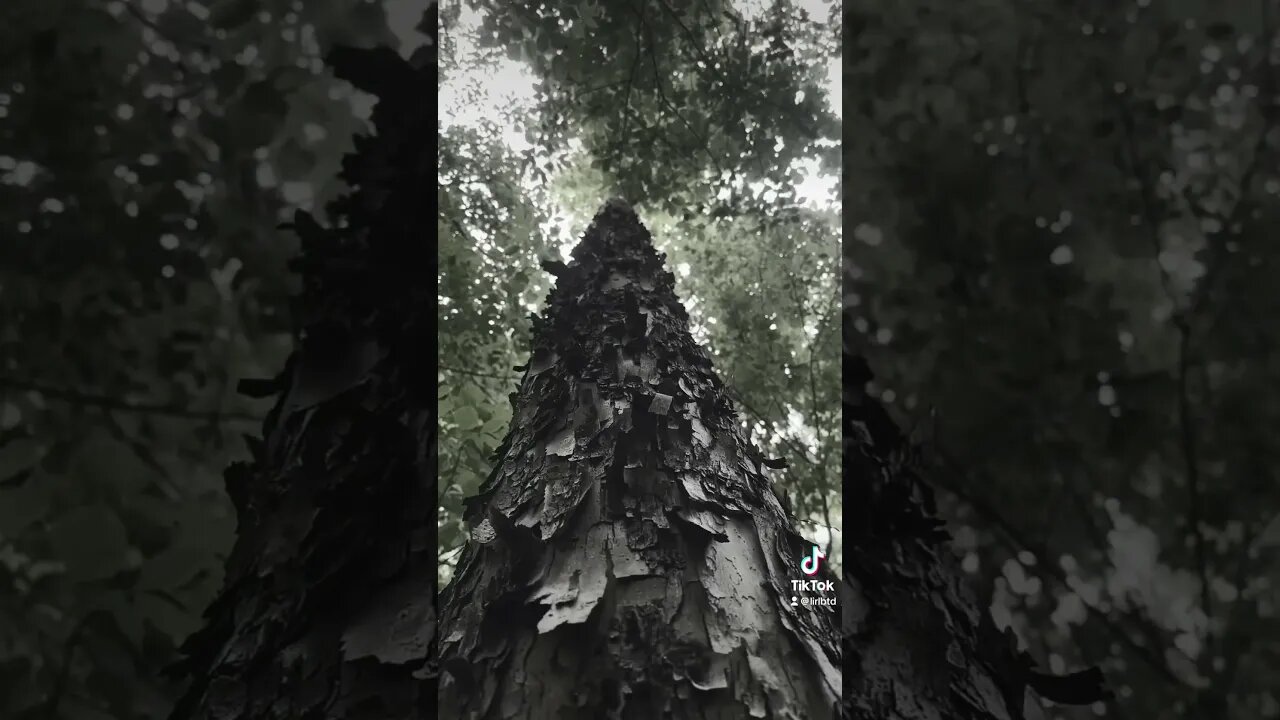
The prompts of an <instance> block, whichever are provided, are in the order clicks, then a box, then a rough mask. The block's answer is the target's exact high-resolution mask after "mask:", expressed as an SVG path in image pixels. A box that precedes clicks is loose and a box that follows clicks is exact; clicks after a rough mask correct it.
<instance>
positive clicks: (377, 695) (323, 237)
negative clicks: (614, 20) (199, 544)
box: [171, 48, 436, 720]
mask: <svg viewBox="0 0 1280 720" xmlns="http://www.w3.org/2000/svg"><path fill="white" fill-rule="evenodd" d="M428 59H429V58H427V57H422V58H421V61H419V58H418V57H416V56H415V63H414V65H410V64H408V63H405V61H403V60H401V59H400V57H399V56H397V55H396V53H395V52H394V51H391V50H389V49H385V48H383V49H380V50H373V51H355V50H335V51H334V53H333V54H332V55H331V56H330V58H329V61H330V64H331V65H332V66H333V67H334V70H335V72H336V74H337V75H338V76H339V77H341V78H343V79H346V80H349V81H350V82H352V83H353V84H355V85H356V86H357V87H359V88H360V89H362V90H364V91H366V92H371V93H373V94H375V95H377V96H378V98H379V101H378V104H377V106H376V107H375V109H374V113H373V121H374V128H375V133H374V136H373V137H361V138H357V141H356V147H357V150H358V152H356V153H355V154H353V155H349V156H347V157H346V158H345V159H344V163H343V173H342V176H343V179H344V180H346V181H347V182H348V184H349V185H350V186H351V187H356V188H359V190H358V191H356V192H355V193H354V194H353V195H351V196H348V197H346V198H344V199H342V200H340V201H339V202H337V203H335V204H334V206H333V207H332V208H331V210H332V212H333V214H334V215H335V216H336V217H337V218H338V219H339V222H338V223H336V225H337V229H324V228H321V227H320V226H318V225H317V224H316V223H315V221H314V220H312V219H311V218H310V217H309V216H307V215H305V214H303V213H299V214H298V216H297V219H296V221H295V229H296V230H297V232H298V234H299V235H300V236H301V239H302V245H303V254H302V256H301V258H300V259H299V261H298V262H297V269H298V270H299V271H300V272H301V275H302V279H303V287H304V291H303V294H302V297H301V302H300V303H299V304H300V308H301V311H302V315H303V317H302V320H303V322H302V325H303V328H304V330H303V338H302V342H301V347H300V348H299V349H298V350H297V352H295V353H294V354H293V356H292V357H291V358H290V359H289V362H288V364H287V365H286V368H285V371H284V373H283V374H282V375H281V376H280V377H278V378H276V379H275V380H272V381H251V382H243V383H242V384H241V390H242V392H245V393H246V394H250V395H253V396H256V397H262V396H265V395H270V394H273V393H279V394H280V397H279V399H278V401H277V402H276V404H275V407H274V408H273V409H272V410H271V412H270V413H269V414H268V416H267V419H266V422H265V424H264V431H263V434H264V437H265V442H264V441H262V440H258V439H257V438H248V440H249V445H250V449H251V450H252V452H253V461H252V462H251V463H242V464H238V465H235V466H232V467H231V468H230V469H228V471H227V473H226V481H227V492H228V494H229V495H230V496H231V499H232V501H233V503H234V504H235V507H236V511H237V516H238V524H239V526H238V529H237V539H236V543H235V546H234V548H233V550H232V552H231V555H230V557H229V558H228V560H227V567H226V579H225V581H224V585H223V589H222V591H221V593H220V594H219V596H218V597H217V598H216V599H215V601H214V602H213V604H212V605H211V606H210V608H209V609H208V611H207V612H206V617H207V619H208V621H207V625H206V627H205V628H204V629H203V630H201V631H200V632H198V633H196V634H195V635H193V636H192V637H191V638H190V639H189V640H188V641H187V643H186V644H185V645H184V647H183V650H184V653H185V655H186V658H185V660H184V661H183V663H181V664H180V665H179V666H178V667H177V668H176V669H177V670H178V671H179V672H181V673H182V674H186V675H189V676H190V677H191V678H192V683H191V686H190V688H189V690H188V692H187V693H186V695H185V696H184V697H183V698H182V699H181V701H180V702H179V703H178V705H177V707H176V708H175V710H174V712H173V715H172V716H171V717H172V718H173V719H174V720H186V719H188V718H191V719H195V718H205V719H208V720H233V719H240V718H243V719H245V720H250V719H252V720H264V719H267V720H298V719H300V718H326V719H329V718H352V719H354V718H368V719H369V720H375V719H376V720H398V719H401V718H427V717H432V716H433V714H434V709H435V708H434V701H435V691H434V685H433V683H432V681H431V676H432V671H431V666H430V662H429V660H430V650H431V644H432V641H433V639H434V626H435V607H434V601H435V594H434V593H435V573H436V568H435V564H436V563H435V548H434V547H433V543H432V541H431V539H432V538H433V537H434V532H433V529H432V528H433V527H434V523H435V511H434V508H435V472H436V471H435V434H436V410H435V408H436V404H435V403H436V401H435V396H434V388H433V387H432V385H433V383H434V380H435V378H434V377H433V374H432V372H431V370H430V368H431V367H432V358H431V355H430V354H429V349H430V348H431V346H432V339H433V338H434V317H435V307H434V305H435V297H434V291H433V290H434V289H433V287H432V284H433V278H432V275H431V273H432V272H433V270H434V267H435V265H434V263H435V252H434V247H433V246H432V243H431V242H430V240H429V236H428V235H427V231H426V230H425V228H429V227H432V226H433V225H434V223H435V218H434V217H433V216H434V214H435V212H434V208H433V207H432V206H431V205H430V203H428V202H423V198H424V197H425V193H426V192H427V190H426V188H428V187H429V185H428V178H429V175H428V171H429V168H431V167H432V164H433V162H432V161H433V160H434V157H433V153H431V152H429V147H430V143H429V137H430V136H429V135H428V134H427V132H428V131H427V128H429V127H430V122H431V118H432V117H433V115H434V113H433V112H432V111H433V109H434V108H433V105H432V102H431V101H430V100H428V99H427V98H429V97H431V95H429V94H428V90H429V87H430V86H429V84H428V74H429V71H428V69H427V68H428V66H430V68H431V71H430V72H434V68H435V64H434V62H431V63H428V62H426V61H427V60H428ZM430 59H434V58H430Z"/></svg>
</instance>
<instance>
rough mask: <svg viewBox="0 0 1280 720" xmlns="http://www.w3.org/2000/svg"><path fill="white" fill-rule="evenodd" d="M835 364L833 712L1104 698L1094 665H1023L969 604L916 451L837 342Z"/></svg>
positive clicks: (918, 715) (903, 713)
mask: <svg viewBox="0 0 1280 720" xmlns="http://www.w3.org/2000/svg"><path fill="white" fill-rule="evenodd" d="M844 362H845V366H844V382H845V397H844V424H845V427H844V436H845V446H846V447H845V453H844V462H845V465H844V503H845V508H846V519H845V525H844V530H845V546H846V547H847V548H849V550H848V551H847V552H846V553H845V560H844V578H843V580H844V582H843V585H842V588H841V590H842V600H841V601H842V603H843V610H844V616H843V621H844V625H843V634H844V639H843V648H844V658H845V674H844V682H845V685H844V702H843V704H842V717H846V718H851V719H853V720H1037V719H1038V718H1041V717H1043V716H1042V714H1041V712H1040V709H1039V705H1038V704H1037V703H1036V702H1035V701H1034V699H1032V698H1028V697H1027V693H1026V690H1027V688H1028V687H1031V688H1032V689H1034V690H1036V691H1037V692H1038V693H1039V694H1040V695H1042V696H1043V697H1045V698H1047V699H1050V700H1053V701H1055V702H1059V703H1063V704H1089V703H1092V702H1096V701H1099V700H1103V699H1104V698H1105V697H1107V692H1106V690H1105V688H1104V687H1103V685H1102V675H1101V673H1100V672H1099V671H1098V670H1097V668H1091V669H1089V670H1086V671H1084V672H1081V673H1076V674H1074V675H1069V676H1066V677H1052V676H1048V675H1044V674H1041V673H1037V672H1035V671H1034V670H1033V669H1032V664H1031V661H1030V656H1029V655H1027V654H1025V653H1019V652H1018V649H1017V640H1016V637H1015V636H1014V635H1013V633H1012V631H1005V632H1003V633H1002V632H1001V631H999V630H998V629H997V628H996V626H995V624H994V623H993V622H992V620H991V615H990V613H989V612H988V611H987V610H986V609H985V608H980V607H979V606H978V605H977V604H976V603H975V602H974V600H973V597H972V596H971V595H970V593H969V592H968V590H967V588H965V587H964V585H963V580H962V577H963V576H962V574H961V572H960V569H959V568H958V567H957V566H956V563H955V562H954V558H953V557H952V556H951V554H950V552H949V550H948V549H947V548H946V546H945V542H946V541H947V540H948V539H949V538H948V535H947V533H946V532H944V531H943V529H942V523H941V522H939V521H938V520H937V519H936V518H937V515H936V511H935V508H934V504H933V496H932V493H931V491H930V489H929V487H928V485H926V484H925V483H924V481H923V479H922V473H921V470H922V465H923V463H922V462H921V461H920V458H919V454H918V452H919V449H918V448H916V447H913V446H912V445H911V444H910V443H909V442H907V440H906V439H905V438H903V437H902V435H901V434H900V433H899V431H898V428H897V427H896V426H895V425H894V423H893V421H892V420H891V419H890V418H889V415H888V413H887V412H886V411H885V410H884V408H883V407H882V406H881V405H880V404H879V403H878V402H877V401H876V400H875V399H874V398H871V397H869V396H868V395H867V394H866V393H865V391H864V386H865V383H867V382H869V381H870V380H871V379H872V375H871V372H870V370H869V369H868V367H867V365H866V362H865V361H864V360H863V359H862V358H861V357H858V356H855V355H852V354H850V349H849V347H848V342H847V340H846V348H845V361H844ZM1028 700H1030V702H1028ZM1024 708H1025V710H1024Z"/></svg>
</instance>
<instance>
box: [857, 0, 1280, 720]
mask: <svg viewBox="0 0 1280 720" xmlns="http://www.w3.org/2000/svg"><path fill="white" fill-rule="evenodd" d="M850 10H851V13H850V15H849V17H848V18H846V30H847V31H848V33H849V34H848V37H847V38H846V42H845V48H846V52H847V53H848V58H849V64H848V65H847V66H846V78H845V81H846V82H845V85H846V87H848V88H849V90H848V91H847V92H846V95H845V103H846V112H845V113H844V117H845V121H846V123H847V125H846V131H845V137H846V139H847V140H846V143H845V146H844V149H843V152H844V155H845V164H846V172H847V173H848V176H847V177H846V183H847V184H846V188H847V189H848V195H847V198H846V201H847V205H846V211H847V212H848V215H847V216H846V227H847V228H849V230H850V231H851V235H852V239H851V240H850V243H849V245H848V247H847V248H846V268H845V270H846V273H847V275H848V277H849V280H848V282H847V284H846V287H845V299H844V301H845V304H846V306H848V307H851V308H852V309H853V311H854V315H855V317H856V320H855V326H854V328H852V330H853V338H854V340H853V342H854V344H855V345H856V346H858V347H860V348H862V349H863V350H864V351H866V352H867V353H868V355H870V356H871V358H872V364H873V367H874V368H875V369H876V372H877V375H878V384H877V392H878V394H879V397H880V398H881V399H882V400H883V401H885V402H886V403H887V404H888V405H890V406H891V407H892V408H893V409H894V410H895V411H896V412H897V413H898V414H899V415H900V417H903V418H904V419H907V422H908V424H913V425H915V426H917V427H918V428H920V429H921V431H922V432H924V433H926V434H927V435H929V436H931V439H932V442H931V443H930V445H931V447H932V448H933V449H934V451H935V452H934V455H935V458H934V459H935V460H936V462H937V464H938V466H939V467H938V472H937V473H936V478H937V480H938V482H939V483H940V484H941V485H943V489H945V490H947V491H949V493H950V496H951V498H952V504H951V509H950V512H951V515H952V518H953V520H954V521H955V522H956V526H957V535H958V537H959V539H960V540H961V541H962V545H963V546H964V548H963V549H964V551H965V553H966V559H965V567H966V568H968V569H969V570H971V571H974V572H980V573H981V574H980V577H981V581H980V582H979V586H980V587H990V586H991V582H992V581H994V584H995V597H994V605H993V607H994V609H995V610H996V612H997V617H998V619H1000V620H1001V621H1002V622H1003V623H1004V624H1011V625H1012V627H1014V628H1015V630H1017V631H1018V632H1019V634H1020V635H1021V637H1022V638H1023V640H1024V642H1026V643H1028V644H1029V645H1030V648H1031V650H1032V652H1033V654H1035V655H1036V656H1037V657H1038V658H1041V659H1042V661H1045V660H1047V662H1048V664H1050V665H1052V666H1054V667H1055V668H1057V669H1062V668H1064V667H1066V668H1070V667H1078V666H1080V665H1083V664H1088V663H1093V662H1100V661H1101V662H1103V667H1104V669H1105V670H1106V671H1107V673H1108V675H1109V677H1110V678H1111V680H1112V683H1113V684H1114V686H1115V687H1116V689H1117V691H1118V694H1119V700H1118V702H1117V704H1116V705H1114V706H1113V707H1111V708H1107V709H1105V710H1106V713H1107V714H1115V715H1118V716H1120V717H1187V718H1213V719H1214V720H1218V719H1221V718H1255V717H1269V716H1274V715H1275V714H1276V713H1277V711H1278V710H1280V705H1278V704H1277V702H1278V699H1277V698H1276V697H1275V695H1274V680H1273V679H1272V678H1274V677H1275V676H1276V674H1277V673H1276V668H1277V662H1278V661H1280V657H1277V655H1276V651H1275V647H1274V645H1268V644H1266V643H1265V642H1259V641H1258V640H1257V639H1258V638H1262V637H1272V636H1274V634H1275V632H1276V626H1275V619H1274V612H1275V604H1276V596H1275V588H1273V587H1272V586H1271V584H1270V583H1269V582H1268V581H1267V578H1268V577H1269V576H1274V572H1275V569H1276V564H1275V563H1276V557H1277V556H1276V552H1275V539H1274V534H1275V528H1276V525H1275V516H1276V507H1277V501H1278V500H1280V498H1278V497H1277V493H1276V487H1277V485H1276V483H1275V482H1274V478H1273V473H1274V470H1273V468H1274V464H1275V463H1274V459H1275V457H1276V445H1275V443H1274V442H1273V441H1271V440H1268V439H1267V434H1266V433H1265V431H1263V428H1266V427H1269V426H1270V425H1271V424H1272V422H1273V419H1274V418H1275V416H1276V413H1277V411H1278V410H1280V396H1277V395H1276V392H1275V390H1274V389H1273V388H1274V387H1275V383H1274V382H1268V379H1271V380H1273V379H1274V377H1275V365H1274V362H1275V361H1274V359H1273V355H1272V352H1271V348H1272V346H1273V344H1274V342H1275V340H1276V335H1275V331H1274V329H1273V328H1274V326H1275V323H1274V322H1271V319H1272V318H1274V316H1275V312H1276V310H1277V305H1276V300H1275V293H1274V292H1273V291H1272V288H1271V287H1270V285H1271V283H1272V282H1273V278H1274V273H1275V270H1276V262H1277V259H1280V256H1277V246H1276V244H1275V243H1274V241H1273V240H1272V239H1271V238H1270V237H1269V233H1270V231H1271V229H1272V228H1273V227H1274V222H1275V219H1276V213H1277V211H1278V210H1280V202H1278V201H1277V194H1278V192H1280V179H1277V177H1276V176H1275V174H1274V171H1273V170H1272V168H1274V167H1275V165H1276V162H1275V158H1276V153H1275V151H1276V141H1277V136H1276V132H1275V129H1274V121H1275V119H1276V110H1275V108H1276V102H1277V99H1276V95H1275V93H1276V88H1275V86H1274V76H1275V72H1276V64H1277V62H1278V61H1280V58H1278V57H1277V53H1276V47H1277V36H1276V34H1275V25H1274V20H1275V17H1276V15H1277V10H1278V8H1277V7H1276V4H1275V3H1274V2H1263V3H1238V4H1237V3H1231V4H1216V3H1202V2H1180V3H1150V4H1148V3H1146V2H1138V3H1136V4H1134V3H1121V4H1097V3H1090V4H1085V5H1083V6H1068V5H1066V4H1063V3H1053V2H1031V3H1014V2H1004V1H1001V0H992V1H989V2H982V3H966V4H965V5H964V6H963V8H961V6H959V5H957V4H954V3H943V2H933V1H932V0H915V1H914V2H908V3H899V4H896V5H895V6H894V9H893V11H892V12H885V11H884V8H883V7H882V6H881V5H879V4H871V3H856V4H855V5H854V6H853V7H851V8H850ZM1064 99H1066V100H1067V101H1066V102H1064ZM930 415H933V416H934V417H933V419H930ZM1268 528H1269V529H1268ZM1097 711H1098V712H1102V711H1103V710H1102V709H1098V710H1097ZM1086 713H1088V714H1092V711H1088V710H1086V711H1081V712H1076V713H1068V712H1066V711H1065V710H1064V709H1055V711H1054V714H1055V715H1056V716H1058V717H1084V716H1085V714H1086Z"/></svg>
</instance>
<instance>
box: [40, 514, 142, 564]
mask: <svg viewBox="0 0 1280 720" xmlns="http://www.w3.org/2000/svg"><path fill="white" fill-rule="evenodd" d="M49 541H50V544H51V545H52V547H53V550H54V553H55V554H56V556H57V559H58V560H61V561H62V562H63V563H65V564H66V566H67V572H68V574H69V575H71V576H73V577H75V578H76V579H78V580H101V579H104V578H109V577H111V576H113V575H115V574H116V573H118V572H120V571H122V570H125V569H127V568H128V567H129V566H130V562H129V557H128V556H129V550H130V546H129V539H128V536H127V534H126V533H125V528H124V525H123V524H122V523H121V522H120V518H119V517H118V516H117V515H116V514H115V512H114V511H112V510H111V508H109V507H106V506H104V505H100V506H81V507H78V508H75V509H72V510H70V511H69V512H67V513H66V514H64V515H63V516H62V517H60V518H58V519H57V520H55V521H54V523H53V525H52V527H50V529H49Z"/></svg>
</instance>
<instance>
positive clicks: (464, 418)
mask: <svg viewBox="0 0 1280 720" xmlns="http://www.w3.org/2000/svg"><path fill="white" fill-rule="evenodd" d="M453 421H454V422H455V423H457V425H458V428H459V429H460V430H469V429H471V428H474V427H475V426H476V425H479V424H480V415H479V414H478V413H477V412H476V409H475V408H474V407H472V406H470V405H463V406H462V407H460V408H458V409H457V410H455V411H454V412H453Z"/></svg>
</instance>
